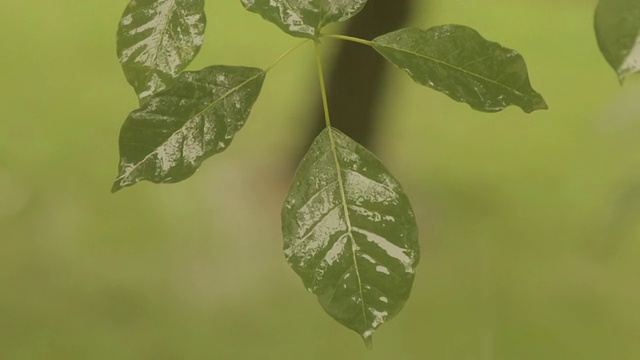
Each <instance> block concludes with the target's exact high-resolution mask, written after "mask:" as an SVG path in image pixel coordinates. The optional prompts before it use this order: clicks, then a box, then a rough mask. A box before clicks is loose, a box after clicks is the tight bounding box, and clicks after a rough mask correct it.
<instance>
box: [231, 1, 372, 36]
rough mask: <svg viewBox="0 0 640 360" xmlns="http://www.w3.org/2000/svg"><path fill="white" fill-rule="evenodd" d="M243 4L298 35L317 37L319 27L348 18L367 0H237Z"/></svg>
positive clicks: (362, 6) (292, 33)
mask: <svg viewBox="0 0 640 360" xmlns="http://www.w3.org/2000/svg"><path fill="white" fill-rule="evenodd" d="M241 1H242V4H243V5H244V7H245V8H246V9H247V10H249V11H251V12H254V13H257V14H260V15H261V16H262V17H263V18H264V19H265V20H267V21H270V22H272V23H274V24H276V25H277V26H278V27H279V28H280V29H282V30H283V31H284V32H286V33H288V34H290V35H293V36H298V37H306V38H317V37H318V35H319V34H320V29H322V27H323V26H325V25H327V24H330V23H333V22H339V21H345V20H347V19H350V18H352V17H353V16H355V15H356V14H357V13H359V12H360V10H362V9H363V8H364V6H365V5H366V3H367V0H241Z"/></svg>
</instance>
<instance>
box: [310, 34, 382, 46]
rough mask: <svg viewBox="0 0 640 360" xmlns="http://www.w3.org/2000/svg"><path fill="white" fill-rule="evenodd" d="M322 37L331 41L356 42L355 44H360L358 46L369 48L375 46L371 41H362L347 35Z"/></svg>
mask: <svg viewBox="0 0 640 360" xmlns="http://www.w3.org/2000/svg"><path fill="white" fill-rule="evenodd" d="M322 37H324V38H329V39H338V40H344V41H350V42H354V43H358V44H362V45H367V46H373V41H369V40H365V39H360V38H357V37H353V36H346V35H322Z"/></svg>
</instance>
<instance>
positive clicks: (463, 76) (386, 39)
mask: <svg viewBox="0 0 640 360" xmlns="http://www.w3.org/2000/svg"><path fill="white" fill-rule="evenodd" d="M373 47H374V48H375V49H376V50H377V51H378V52H379V53H380V54H382V55H383V56H384V57H385V58H386V59H387V60H389V61H390V62H391V63H393V64H394V65H396V66H397V67H398V68H400V69H402V70H404V71H405V72H407V73H408V74H409V76H411V77H412V78H413V80H415V81H416V82H417V83H419V84H421V85H424V86H428V87H430V88H432V89H435V90H438V91H440V92H443V93H445V94H447V95H448V96H449V97H451V98H452V99H454V100H456V101H460V102H465V103H467V104H469V105H470V106H471V107H472V108H474V109H476V110H479V111H485V112H496V111H500V110H503V109H504V108H505V107H507V106H509V105H517V106H519V107H520V108H522V110H524V111H525V112H527V113H529V112H532V111H534V110H542V109H547V104H546V103H545V101H544V99H543V98H542V96H541V95H540V94H538V93H537V92H536V91H535V90H533V89H532V88H531V85H530V83H529V75H528V74H527V66H526V64H525V62H524V59H523V58H522V56H521V55H520V54H518V53H517V52H516V51H514V50H510V49H507V48H504V47H502V46H501V45H500V44H498V43H495V42H491V41H487V40H485V39H484V38H483V37H482V36H480V34H478V32H477V31H475V30H473V29H471V28H469V27H466V26H461V25H443V26H436V27H433V28H431V29H429V30H420V29H413V28H411V29H402V30H398V31H395V32H392V33H389V34H386V35H382V36H380V37H377V38H375V39H374V40H373Z"/></svg>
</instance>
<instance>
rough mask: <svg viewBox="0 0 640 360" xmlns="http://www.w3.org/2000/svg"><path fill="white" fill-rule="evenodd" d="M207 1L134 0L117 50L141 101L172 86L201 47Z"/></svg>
mask: <svg viewBox="0 0 640 360" xmlns="http://www.w3.org/2000/svg"><path fill="white" fill-rule="evenodd" d="M205 26H206V17H205V14H204V0H131V2H130V3H129V4H128V5H127V7H126V9H125V11H124V14H122V18H121V19H120V24H119V26H118V33H117V39H118V41H117V53H118V58H119V60H120V63H121V64H122V69H123V70H124V74H125V76H126V78H127V81H128V82H129V84H131V86H133V88H134V89H135V91H136V93H137V94H138V98H139V99H140V102H141V103H142V102H144V101H145V100H146V99H147V98H148V97H149V96H151V95H153V94H155V93H156V92H158V91H160V90H162V89H164V88H167V87H169V86H171V84H172V83H173V80H174V78H175V77H176V76H177V75H178V73H180V71H182V70H184V68H186V67H187V65H189V63H190V62H191V61H192V60H193V59H194V58H195V56H196V55H197V54H198V52H199V51H200V47H201V46H202V40H203V38H204V30H205Z"/></svg>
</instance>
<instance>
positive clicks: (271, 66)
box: [264, 39, 309, 73]
mask: <svg viewBox="0 0 640 360" xmlns="http://www.w3.org/2000/svg"><path fill="white" fill-rule="evenodd" d="M308 41H309V39H307V40H304V41H302V42H300V43H298V44H297V45H295V46H293V47H292V48H291V49H289V50H287V51H286V52H285V53H284V54H282V55H280V57H278V58H277V59H276V61H274V62H273V64H271V65H269V66H267V67H266V68H265V69H264V72H265V73H266V72H269V70H271V69H273V68H274V67H276V65H278V64H279V63H280V62H281V61H282V60H284V58H286V57H287V56H289V54H291V53H292V52H294V51H296V50H298V48H300V47H302V45H304V44H306V43H307V42H308Z"/></svg>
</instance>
